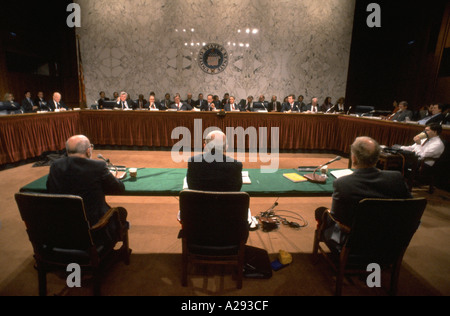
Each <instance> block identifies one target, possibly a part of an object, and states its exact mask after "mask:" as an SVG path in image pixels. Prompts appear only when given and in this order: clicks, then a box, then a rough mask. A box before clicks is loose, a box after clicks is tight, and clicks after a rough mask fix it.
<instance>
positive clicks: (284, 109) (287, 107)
mask: <svg viewBox="0 0 450 316" xmlns="http://www.w3.org/2000/svg"><path fill="white" fill-rule="evenodd" d="M291 110H292V112H300V109H299V108H298V102H297V101H295V102H294V106H293V108H292V109H291V104H290V103H287V102H286V103H283V105H282V107H281V112H288V111H291Z"/></svg>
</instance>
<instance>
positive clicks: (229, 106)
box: [224, 96, 241, 112]
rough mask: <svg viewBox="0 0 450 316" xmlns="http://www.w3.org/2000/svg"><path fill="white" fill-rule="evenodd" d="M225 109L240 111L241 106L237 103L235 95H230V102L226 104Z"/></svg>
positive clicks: (227, 110)
mask: <svg viewBox="0 0 450 316" xmlns="http://www.w3.org/2000/svg"><path fill="white" fill-rule="evenodd" d="M224 110H225V111H226V112H240V111H241V107H240V106H239V104H237V103H236V98H235V97H234V96H230V98H229V101H228V103H227V104H225V106H224Z"/></svg>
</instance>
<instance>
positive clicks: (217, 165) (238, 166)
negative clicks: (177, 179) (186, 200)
mask: <svg viewBox="0 0 450 316" xmlns="http://www.w3.org/2000/svg"><path fill="white" fill-rule="evenodd" d="M211 157H212V156H211V154H205V155H203V154H200V155H197V156H194V157H191V159H189V162H188V170H187V183H188V186H189V189H191V190H200V191H215V192H238V191H241V188H242V163H241V162H239V161H237V160H234V159H231V158H228V159H229V160H231V161H230V162H228V161H227V157H226V156H222V162H218V161H213V162H208V161H209V160H212V159H211ZM197 161H198V162H197Z"/></svg>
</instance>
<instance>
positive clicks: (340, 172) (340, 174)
mask: <svg viewBox="0 0 450 316" xmlns="http://www.w3.org/2000/svg"><path fill="white" fill-rule="evenodd" d="M330 173H331V174H332V175H333V176H334V177H335V178H336V179H339V178H340V177H344V176H348V175H350V174H352V173H353V171H352V170H350V169H342V170H334V171H331V172H330Z"/></svg>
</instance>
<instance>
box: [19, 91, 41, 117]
mask: <svg viewBox="0 0 450 316" xmlns="http://www.w3.org/2000/svg"><path fill="white" fill-rule="evenodd" d="M38 110H39V107H38V106H37V104H34V102H33V100H32V99H31V92H30V91H27V92H25V98H24V99H23V100H22V111H23V113H35V112H37V111H38Z"/></svg>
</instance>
